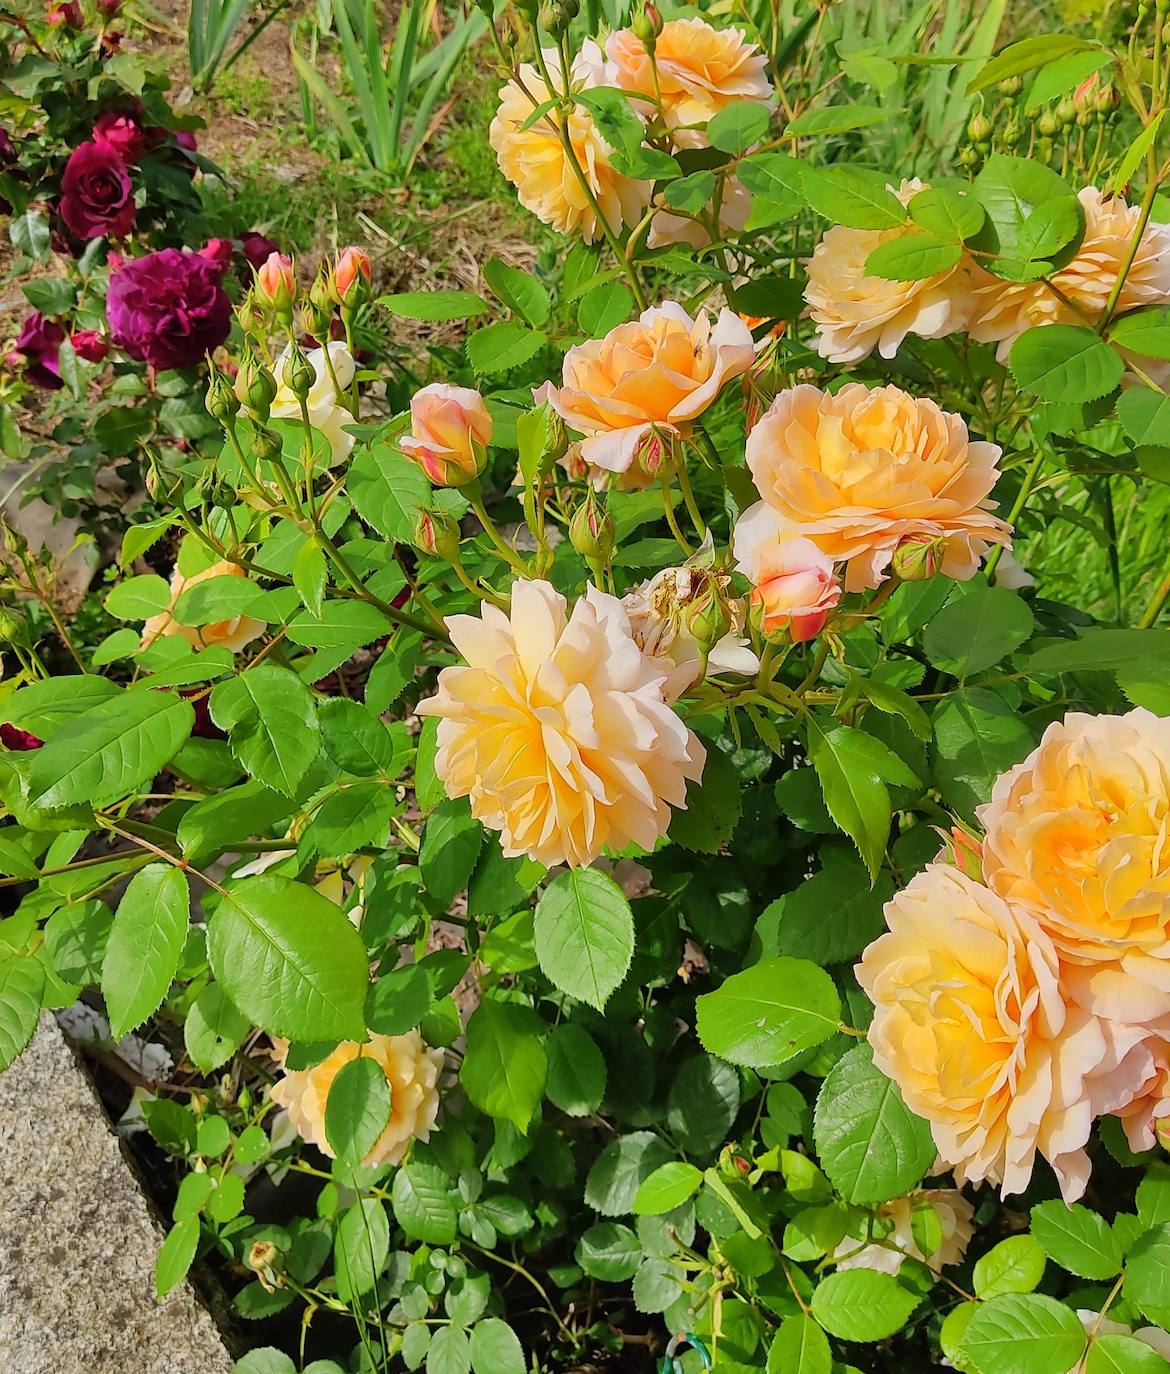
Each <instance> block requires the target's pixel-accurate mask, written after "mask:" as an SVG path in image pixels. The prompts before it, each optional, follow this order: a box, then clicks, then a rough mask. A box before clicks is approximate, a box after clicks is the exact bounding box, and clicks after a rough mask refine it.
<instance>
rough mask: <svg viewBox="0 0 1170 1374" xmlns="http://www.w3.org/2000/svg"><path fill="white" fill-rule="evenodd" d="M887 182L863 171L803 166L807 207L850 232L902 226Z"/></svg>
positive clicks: (902, 215) (882, 176)
mask: <svg viewBox="0 0 1170 1374" xmlns="http://www.w3.org/2000/svg"><path fill="white" fill-rule="evenodd" d="M889 181H890V178H889V177H887V176H886V175H885V174H884V173H882V172H873V171H870V170H869V169H868V168H865V167H850V166H840V165H838V166H834V167H828V168H821V167H812V166H807V167H805V170H804V177H803V181H802V185H803V188H804V194H805V196H806V197H807V199H808V203H809V204H810V205H811V206H812V207H813V209H814V210H816V211H817V212H818V213H819V214H822V215H824V217H825V218H826V219H828V220H832V222H833V223H834V224H846V225H848V226H849V227H850V228H852V229H893V228H896V227H897V226H899V225H902V224H905V222H906V211H905V210H904V209H903V208H902V202H901V201H900V200H899V199H898V197H897V196H895V195H894V193H893V192H892V191H891V190H890V189H889Z"/></svg>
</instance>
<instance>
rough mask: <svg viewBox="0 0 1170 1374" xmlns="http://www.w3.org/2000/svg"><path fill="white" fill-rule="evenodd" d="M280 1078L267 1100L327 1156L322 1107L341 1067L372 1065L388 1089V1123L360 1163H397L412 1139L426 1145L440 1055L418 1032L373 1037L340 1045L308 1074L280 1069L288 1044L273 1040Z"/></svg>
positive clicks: (436, 1109)
mask: <svg viewBox="0 0 1170 1374" xmlns="http://www.w3.org/2000/svg"><path fill="white" fill-rule="evenodd" d="M273 1050H274V1054H275V1057H276V1059H277V1060H278V1062H279V1064H280V1067H281V1069H282V1071H283V1076H282V1077H281V1078H280V1079H278V1080H277V1082H276V1083H274V1084H273V1085H272V1087H271V1088H270V1089H269V1095H270V1096H271V1098H272V1100H273V1101H274V1102H276V1103H279V1105H280V1106H282V1107H285V1108H287V1110H288V1114H289V1117H290V1119H291V1120H292V1124H293V1125H294V1126H295V1127H296V1128H297V1130H298V1131H299V1132H300V1135H301V1137H302V1138H303V1139H304V1140H307V1141H309V1142H310V1143H311V1144H313V1145H316V1147H317V1148H318V1149H319V1150H320V1151H321V1152H322V1153H323V1154H327V1155H329V1156H330V1158H332V1157H333V1150H332V1149H331V1148H330V1145H329V1141H328V1139H327V1138H326V1135H325V1104H326V1103H327V1102H328V1100H329V1090H330V1088H331V1087H332V1086H333V1080H334V1079H335V1078H336V1077H337V1075H338V1073H339V1072H340V1070H341V1068H342V1067H343V1066H344V1065H346V1064H348V1063H349V1062H350V1060H352V1059H357V1058H359V1056H360V1057H362V1058H365V1059H373V1060H375V1061H376V1062H377V1064H378V1066H379V1067H380V1068H381V1070H382V1072H383V1073H384V1074H385V1075H386V1080H387V1082H388V1083H389V1085H390V1120H389V1121H388V1122H387V1123H386V1129H385V1130H384V1131H383V1132H382V1134H381V1135H380V1136H379V1137H378V1139H377V1140H376V1141H375V1142H374V1146H373V1148H372V1149H371V1150H370V1152H369V1154H368V1155H366V1157H365V1158H364V1159H363V1160H362V1163H363V1164H366V1165H377V1164H397V1163H399V1162H400V1161H401V1159H402V1157H403V1155H405V1153H406V1147H407V1146H408V1145H409V1144H410V1142H411V1141H412V1140H415V1139H418V1140H429V1139H430V1134H431V1128H432V1126H434V1124H435V1118H436V1117H437V1116H438V1114H439V1088H438V1083H439V1074H440V1073H441V1072H442V1069H443V1051H442V1050H432V1049H428V1048H427V1046H426V1045H424V1044H423V1041H422V1037H421V1036H420V1035H419V1033H418V1031H416V1030H412V1031H407V1033H406V1034H405V1035H376V1034H375V1033H374V1032H372V1031H371V1032H370V1038H369V1040H368V1041H367V1043H366V1044H364V1045H359V1044H357V1043H356V1042H355V1041H353V1040H343V1041H342V1042H341V1044H340V1045H338V1046H337V1048H336V1049H335V1050H334V1051H333V1052H332V1053H331V1054H330V1055H329V1056H328V1057H327V1058H325V1059H323V1060H322V1061H321V1063H320V1064H315V1065H314V1066H313V1067H312V1068H311V1069H286V1068H285V1067H284V1060H285V1056H286V1055H287V1054H288V1042H287V1041H285V1040H275V1041H273Z"/></svg>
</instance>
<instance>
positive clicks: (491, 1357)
mask: <svg viewBox="0 0 1170 1374" xmlns="http://www.w3.org/2000/svg"><path fill="white" fill-rule="evenodd" d="M471 1367H472V1369H474V1370H475V1374H524V1371H525V1369H526V1367H527V1366H526V1365H525V1363H524V1350H523V1347H522V1346H521V1344H520V1341H519V1338H518V1337H517V1335H516V1333H515V1331H513V1330H512V1328H511V1327H510V1326H509V1325H508V1323H507V1322H506V1321H501V1320H500V1318H499V1317H486V1318H485V1319H484V1320H483V1321H479V1322H476V1324H475V1325H474V1326H473V1327H472V1328H471Z"/></svg>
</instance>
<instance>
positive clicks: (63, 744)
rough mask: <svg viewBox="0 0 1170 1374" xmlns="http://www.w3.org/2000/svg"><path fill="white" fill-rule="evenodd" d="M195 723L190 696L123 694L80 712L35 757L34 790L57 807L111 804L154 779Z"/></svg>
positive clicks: (38, 799)
mask: <svg viewBox="0 0 1170 1374" xmlns="http://www.w3.org/2000/svg"><path fill="white" fill-rule="evenodd" d="M194 724H195V709H194V707H193V706H192V705H191V703H190V702H189V701H184V700H183V698H182V697H178V696H175V695H173V694H172V693H170V692H155V691H151V690H149V689H148V688H145V687H139V688H134V689H132V690H131V691H127V692H122V693H119V695H118V696H116V697H114V698H113V699H112V700H109V701H104V702H101V703H100V704H99V705H97V706H94V707H92V708H91V709H90V710H88V711H87V712H86V713H85V714H84V715H82V716H78V717H77V718H76V719H75V720H73V721H71V722H70V723H69V724H68V725H66V726H65V727H64V728H63V729H62V730H60V731H59V732H58V733H57V734H56V735H54V736H53V738H52V739H51V740H50V741H49V743H48V744H46V745H45V747H44V748H43V749H38V750H37V751H36V754H35V755H34V757H33V763H32V769H31V772H30V774H29V794H30V799H31V800H32V801H33V802H34V804H35V805H37V806H41V807H44V808H45V809H46V810H52V809H53V808H55V807H60V806H68V805H70V804H71V803H74V802H84V803H86V804H88V805H91V806H108V805H109V804H110V802H112V801H117V800H118V799H119V798H121V797H124V796H126V795H127V794H129V793H131V792H134V791H136V790H137V789H138V788H140V787H142V786H143V785H144V784H145V783H148V782H150V781H151V779H152V778H154V776H155V774H156V773H158V772H159V771H160V770H161V769H163V768H164V767H165V766H166V765H167V764H168V763H169V762H170V761H171V759H173V758H174V756H175V755H176V754H177V753H178V752H179V750H180V748H181V747H182V745H183V743H184V741H185V740H186V739H187V737H188V736H189V735H190V733H191V727H192V726H193V725H194Z"/></svg>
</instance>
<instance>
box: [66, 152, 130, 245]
mask: <svg viewBox="0 0 1170 1374" xmlns="http://www.w3.org/2000/svg"><path fill="white" fill-rule="evenodd" d="M57 209H58V211H59V212H60V215H61V218H62V220H64V222H65V226H66V228H67V229H69V230H70V232H71V233H73V234H74V235H75V236H76V237H77V238H79V239H97V238H101V237H102V235H103V234H104V235H108V236H109V237H111V238H121V237H122V235H123V234H128V233H129V232H130V230H131V228H132V227H133V225H134V215H135V207H134V196H133V190H132V188H131V185H130V174H129V172H127V170H126V164H125V163H124V162H123V161H122V159H121V158H120V157H119V156H118V154H117V153H116V152H115V151H114V150H113V148H111V147H110V146H109V145H108V144H105V143H82V144H81V145H80V146H79V147H77V148H74V150H73V152H72V153H71V154H70V155H69V161H68V163H67V164H66V166H65V172H64V175H63V176H62V177H61V200H60V203H59V204H58V206H57Z"/></svg>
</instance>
